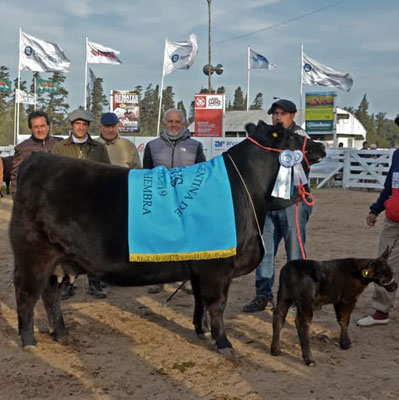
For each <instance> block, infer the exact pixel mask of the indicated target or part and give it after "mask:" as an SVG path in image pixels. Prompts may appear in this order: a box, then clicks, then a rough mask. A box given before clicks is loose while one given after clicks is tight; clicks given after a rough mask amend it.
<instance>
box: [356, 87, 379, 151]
mask: <svg viewBox="0 0 399 400" xmlns="http://www.w3.org/2000/svg"><path fill="white" fill-rule="evenodd" d="M368 108H369V102H368V101H367V96H366V94H365V95H364V96H363V99H362V101H361V102H360V104H359V107H358V109H357V110H356V112H355V116H356V118H357V119H358V120H359V121H360V123H361V124H362V125H363V127H364V129H365V130H366V132H367V136H366V140H367V141H368V142H369V143H376V144H378V137H377V132H376V128H375V123H374V115H369V114H368Z"/></svg>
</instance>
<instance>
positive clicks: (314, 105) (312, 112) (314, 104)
mask: <svg viewBox="0 0 399 400" xmlns="http://www.w3.org/2000/svg"><path fill="white" fill-rule="evenodd" d="M334 97H335V92H309V93H305V99H306V111H305V119H306V132H308V133H310V134H312V133H325V134H332V133H333V129H334Z"/></svg>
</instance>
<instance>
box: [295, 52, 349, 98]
mask: <svg viewBox="0 0 399 400" xmlns="http://www.w3.org/2000/svg"><path fill="white" fill-rule="evenodd" d="M302 68H303V73H302V83H303V84H304V85H319V86H327V87H335V88H338V89H342V90H346V91H347V92H349V90H351V87H352V85H353V79H352V77H351V76H350V75H349V74H344V73H343V72H338V71H335V70H334V69H332V68H330V67H327V66H326V65H323V64H321V63H319V62H317V61H315V60H313V58H310V57H309V56H307V55H305V53H304V54H303V59H302Z"/></svg>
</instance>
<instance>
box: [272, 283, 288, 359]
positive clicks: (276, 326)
mask: <svg viewBox="0 0 399 400" xmlns="http://www.w3.org/2000/svg"><path fill="white" fill-rule="evenodd" d="M291 304H292V300H291V299H290V298H287V297H286V296H285V294H283V293H282V292H281V291H279V293H278V296H277V305H276V308H275V309H274V311H273V339H272V345H271V347H270V353H271V355H273V356H279V355H280V354H281V347H280V333H281V329H282V328H283V326H284V323H285V318H286V317H287V312H288V309H289V307H290V305H291Z"/></svg>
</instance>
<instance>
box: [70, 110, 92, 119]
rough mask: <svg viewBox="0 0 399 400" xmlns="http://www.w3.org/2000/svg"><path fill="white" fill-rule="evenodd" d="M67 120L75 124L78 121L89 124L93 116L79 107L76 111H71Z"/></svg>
mask: <svg viewBox="0 0 399 400" xmlns="http://www.w3.org/2000/svg"><path fill="white" fill-rule="evenodd" d="M68 119H69V121H71V122H75V121H76V120H78V119H82V120H83V121H87V122H91V121H93V115H92V114H91V112H89V111H87V110H85V109H84V108H82V107H79V108H77V109H76V110H73V111H72V112H71V113H70V114H69V115H68Z"/></svg>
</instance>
